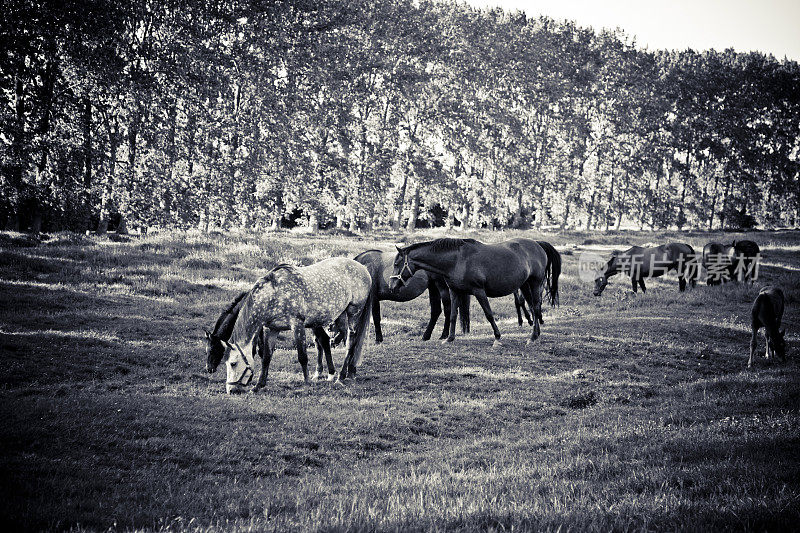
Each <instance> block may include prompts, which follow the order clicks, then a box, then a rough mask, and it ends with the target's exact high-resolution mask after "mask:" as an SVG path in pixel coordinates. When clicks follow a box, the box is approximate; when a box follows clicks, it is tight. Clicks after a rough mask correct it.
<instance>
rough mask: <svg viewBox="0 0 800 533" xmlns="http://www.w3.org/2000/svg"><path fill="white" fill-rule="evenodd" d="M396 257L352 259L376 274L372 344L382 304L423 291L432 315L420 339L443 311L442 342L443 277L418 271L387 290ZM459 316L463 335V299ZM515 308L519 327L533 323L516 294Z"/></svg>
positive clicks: (378, 336)
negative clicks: (524, 321) (523, 320)
mask: <svg viewBox="0 0 800 533" xmlns="http://www.w3.org/2000/svg"><path fill="white" fill-rule="evenodd" d="M396 256H397V253H396V252H384V251H381V250H367V251H365V252H361V253H360V254H358V255H357V256H355V257H354V258H353V259H355V260H356V261H358V262H359V263H361V264H362V265H364V266H366V267H367V268H368V269H369V270H370V272H373V271H374V272H378V273H379V275H378V276H374V277H373V280H372V283H373V286H374V285H375V284H376V283H377V287H376V288H375V289H374V290H376V291H377V292H376V294H377V298H374V299H373V301H372V323H373V325H374V326H375V342H377V343H379V342H382V341H383V332H382V331H381V304H380V302H381V301H384V300H388V301H390V302H409V301H411V300H413V299H415V298H417V297H418V296H420V295H421V294H422V293H423V292H425V289H427V290H428V299H429V301H430V306H431V316H430V320H429V321H428V326H427V327H426V328H425V332H424V333H423V334H422V340H424V341H427V340H429V339H430V338H431V335H432V334H433V328H434V327H435V326H436V322H437V320H438V319H439V315H441V314H442V308H444V327H443V328H442V335H441V337H440V338H441V339H446V338H447V336H448V334H449V333H450V289H448V288H447V283H446V282H445V280H444V278H443V277H442V276H440V275H438V274H434V273H431V272H426V271H425V270H417V271H416V272H414V275H413V276H411V278H409V279H408V280H406V283H405V285H400V286H398V287H396V288H394V289H392V288H390V287H389V282H390V281H391V275H392V269H393V268H394V260H395V258H396ZM459 305H460V309H459V313H460V317H461V332H462V333H466V332H467V331H469V299H468V298H463V299H462V300H461V301H460V302H459ZM514 305H515V307H516V310H517V321H518V322H519V325H520V326H521V325H522V314H523V313H524V314H525V318H526V319H527V321H528V324H531V325H532V324H533V322H532V321H531V317H530V315H529V314H528V310H527V309H526V308H525V303H524V300H523V299H522V296H521V295H520V294H519V292H515V293H514ZM342 337H343V334H342V332H339V333H337V334H336V335H335V336H334V338H333V339H332V340H331V345H333V346H336V345H337V344H338V343H339V342H340V341H341V339H342Z"/></svg>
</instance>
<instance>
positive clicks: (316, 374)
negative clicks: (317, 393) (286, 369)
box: [311, 370, 322, 381]
mask: <svg viewBox="0 0 800 533" xmlns="http://www.w3.org/2000/svg"><path fill="white" fill-rule="evenodd" d="M311 379H312V380H314V381H316V380H318V379H322V376H320V374H319V370H317V371H316V372H314V373H313V374H311Z"/></svg>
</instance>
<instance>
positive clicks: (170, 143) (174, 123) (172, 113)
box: [160, 101, 178, 226]
mask: <svg viewBox="0 0 800 533" xmlns="http://www.w3.org/2000/svg"><path fill="white" fill-rule="evenodd" d="M168 121H169V132H168V133H167V176H166V183H164V189H163V190H162V191H161V217H160V218H161V222H162V223H163V224H165V225H166V226H169V225H171V223H172V202H173V192H172V187H173V181H174V178H175V162H176V161H177V159H178V150H177V147H176V145H175V137H176V133H177V129H178V102H177V101H174V102H172V105H171V106H170V108H169V117H168Z"/></svg>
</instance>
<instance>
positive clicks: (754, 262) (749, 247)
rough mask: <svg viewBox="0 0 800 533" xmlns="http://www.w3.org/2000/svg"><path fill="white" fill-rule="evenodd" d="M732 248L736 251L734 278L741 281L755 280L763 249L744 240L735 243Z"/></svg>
mask: <svg viewBox="0 0 800 533" xmlns="http://www.w3.org/2000/svg"><path fill="white" fill-rule="evenodd" d="M731 247H732V248H733V249H734V261H735V264H734V265H733V272H732V278H733V279H737V280H739V281H744V280H750V282H751V283H752V282H753V280H755V277H756V273H757V268H756V267H757V266H758V256H759V254H760V253H761V249H760V248H759V247H758V244H756V243H755V242H753V241H748V240H742V241H733V242H732V243H731Z"/></svg>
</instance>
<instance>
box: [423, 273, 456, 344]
mask: <svg viewBox="0 0 800 533" xmlns="http://www.w3.org/2000/svg"><path fill="white" fill-rule="evenodd" d="M428 301H429V302H430V305H431V318H430V320H428V327H426V328H425V333H423V334H422V340H424V341H427V340H430V338H431V335H432V334H433V328H434V327H436V321H437V320H439V315H441V314H442V301H441V298H440V294H439V289H438V288H437V287H436V284H435V283H434V282H433V281H432V280H429V281H428ZM448 311H449V310H448ZM448 314H449V313H448ZM445 327H447V315H445ZM443 335H445V334H444V333H443Z"/></svg>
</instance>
